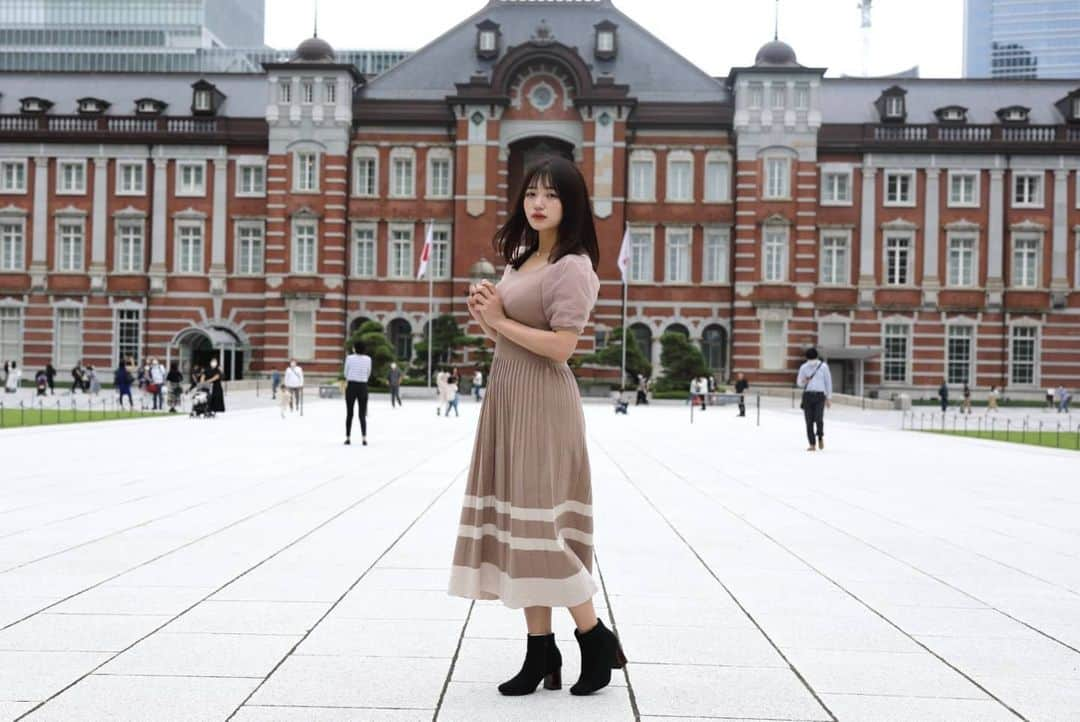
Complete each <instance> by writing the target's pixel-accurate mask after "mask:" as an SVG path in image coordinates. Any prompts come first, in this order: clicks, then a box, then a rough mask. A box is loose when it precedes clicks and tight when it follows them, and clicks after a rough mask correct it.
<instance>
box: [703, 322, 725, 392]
mask: <svg viewBox="0 0 1080 722" xmlns="http://www.w3.org/2000/svg"><path fill="white" fill-rule="evenodd" d="M701 353H702V355H704V356H705V363H706V364H707V365H708V367H709V368H711V369H712V370H713V371H714V372H716V373H718V374H720V375H721V378H723V376H724V375H725V374H724V371H726V370H727V329H726V328H724V327H723V326H721V325H719V324H715V323H714V324H711V325H709V326H706V327H705V330H704V331H703V332H702V334H701Z"/></svg>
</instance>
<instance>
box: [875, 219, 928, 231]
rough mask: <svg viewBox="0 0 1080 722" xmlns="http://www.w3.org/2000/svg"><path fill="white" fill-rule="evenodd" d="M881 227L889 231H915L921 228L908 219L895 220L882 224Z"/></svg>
mask: <svg viewBox="0 0 1080 722" xmlns="http://www.w3.org/2000/svg"><path fill="white" fill-rule="evenodd" d="M881 227H882V228H883V229H885V230H887V231H914V230H916V229H918V227H919V226H918V224H916V223H912V222H911V221H909V220H907V219H906V218H894V219H892V220H891V221H885V222H884V223H882V224H881Z"/></svg>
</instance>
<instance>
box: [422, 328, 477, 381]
mask: <svg viewBox="0 0 1080 722" xmlns="http://www.w3.org/2000/svg"><path fill="white" fill-rule="evenodd" d="M427 331H428V327H427V324H424V340H422V341H419V342H417V343H415V344H413V351H414V353H415V354H416V355H415V357H414V358H413V363H412V367H411V368H410V370H409V373H410V374H411V375H414V376H419V377H420V378H427V374H428V365H427V360H428V342H429V339H428V337H427ZM430 341H431V362H432V364H434V365H435V366H436V367H438V366H446V365H449V364H450V363H452V362H453V359H454V352H455V351H457V350H458V349H461V348H463V347H466V346H468V347H475V346H477V345H478V344H479V345H481V346H482V345H483V339H482V338H480V337H478V336H468V335H466V334H464V333H462V331H461V327H460V326H458V322H457V320H456V319H455V318H454V317H453V316H451V315H450V314H444V315H442V316H439V317H438V318H436V319H434V320H433V321H432V322H431V339H430Z"/></svg>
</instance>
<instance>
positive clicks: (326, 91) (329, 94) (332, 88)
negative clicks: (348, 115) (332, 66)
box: [323, 78, 337, 103]
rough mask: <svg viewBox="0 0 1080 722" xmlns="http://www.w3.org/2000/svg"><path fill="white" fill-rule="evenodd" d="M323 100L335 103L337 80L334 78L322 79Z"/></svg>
mask: <svg viewBox="0 0 1080 722" xmlns="http://www.w3.org/2000/svg"><path fill="white" fill-rule="evenodd" d="M323 100H324V101H325V102H327V103H336V102H337V80H335V79H334V78H324V79H323Z"/></svg>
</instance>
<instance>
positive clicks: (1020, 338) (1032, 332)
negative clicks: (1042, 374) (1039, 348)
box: [1009, 326, 1039, 385]
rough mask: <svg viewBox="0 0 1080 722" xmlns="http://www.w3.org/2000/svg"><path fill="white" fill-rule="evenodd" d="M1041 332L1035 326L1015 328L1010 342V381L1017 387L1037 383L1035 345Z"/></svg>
mask: <svg viewBox="0 0 1080 722" xmlns="http://www.w3.org/2000/svg"><path fill="white" fill-rule="evenodd" d="M1038 333H1039V330H1038V329H1037V328H1035V327H1034V326H1013V328H1012V333H1011V334H1010V336H1011V338H1010V340H1009V351H1010V353H1009V381H1010V382H1012V383H1013V384H1016V385H1031V384H1034V383H1035V344H1036V341H1037V339H1038Z"/></svg>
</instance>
